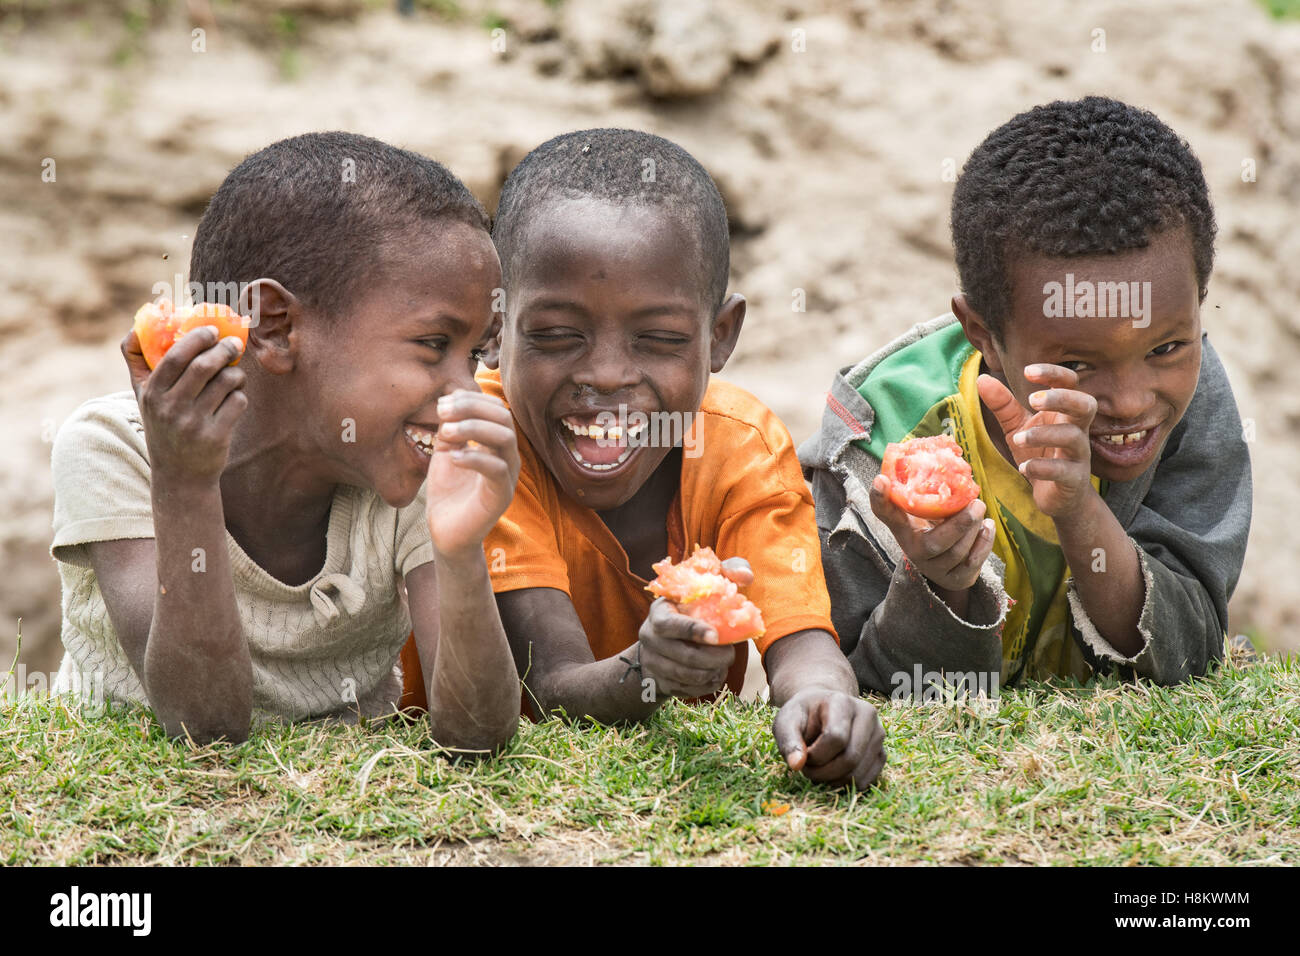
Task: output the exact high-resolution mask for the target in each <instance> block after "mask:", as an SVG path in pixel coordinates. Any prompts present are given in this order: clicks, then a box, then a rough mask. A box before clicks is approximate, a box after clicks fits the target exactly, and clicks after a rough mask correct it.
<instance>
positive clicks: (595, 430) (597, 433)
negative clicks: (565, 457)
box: [587, 425, 605, 441]
mask: <svg viewBox="0 0 1300 956" xmlns="http://www.w3.org/2000/svg"><path fill="white" fill-rule="evenodd" d="M587 434H588V435H589V436H590V437H592V438H595V439H596V440H597V441H599V440H600V439H602V438H604V437H605V429H603V428H601V427H600V426H599V425H592V426H591V427H590V428H588V429H587Z"/></svg>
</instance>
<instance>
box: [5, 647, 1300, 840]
mask: <svg viewBox="0 0 1300 956" xmlns="http://www.w3.org/2000/svg"><path fill="white" fill-rule="evenodd" d="M882 708H883V716H884V720H885V724H886V728H887V731H888V734H889V742H888V750H889V766H888V767H887V768H886V770H885V774H884V778H883V785H882V786H880V787H878V788H875V789H873V790H871V791H870V792H854V791H846V790H839V791H834V790H825V789H822V788H819V787H817V786H815V785H813V784H810V783H807V782H805V781H804V780H803V778H802V777H799V776H796V775H793V774H791V773H789V772H787V771H786V770H785V769H784V765H783V764H782V763H781V762H780V760H779V758H778V755H777V752H776V747H775V744H774V743H773V741H772V737H771V733H770V730H769V726H770V723H771V718H772V711H771V710H769V709H768V708H767V707H766V706H764V705H762V704H744V703H741V702H740V701H738V700H736V699H734V698H728V699H726V700H723V701H721V702H719V703H718V704H715V705H713V706H701V707H687V706H681V705H678V704H676V703H675V702H674V703H671V704H669V705H668V706H666V707H664V708H663V709H662V710H661V711H660V712H659V714H658V715H656V717H655V718H654V719H653V720H651V721H650V722H649V723H647V724H645V725H641V726H631V727H599V726H595V727H593V726H582V727H574V726H570V725H568V724H565V723H562V722H560V721H556V720H552V721H549V722H547V723H543V724H537V725H530V724H526V723H525V725H524V726H523V727H522V729H521V731H520V733H519V735H518V737H517V738H516V739H515V741H514V742H513V743H512V744H511V745H510V747H509V749H508V750H507V751H506V752H505V753H503V754H502V755H500V756H498V757H496V758H493V759H489V760H482V761H472V760H464V759H458V760H451V759H448V757H447V756H446V755H445V754H444V753H443V752H441V751H439V750H438V748H436V747H434V746H432V745H431V744H430V743H429V742H428V740H427V739H425V738H424V737H422V733H421V726H422V725H419V724H416V725H410V726H403V725H396V724H393V723H391V722H387V723H382V724H375V723H371V724H370V726H369V727H356V726H343V725H324V724H311V725H300V726H294V727H285V726H280V725H275V724H272V725H269V726H267V727H264V728H262V729H260V730H258V731H257V732H255V733H254V735H253V737H252V738H251V739H250V740H249V741H248V742H247V743H245V744H243V745H241V746H238V747H231V746H227V745H214V746H208V747H202V748H200V747H195V746H193V745H191V744H189V743H188V742H184V741H181V742H171V741H168V740H167V739H166V737H165V736H164V735H163V734H162V732H161V730H160V728H159V727H158V725H157V724H156V723H155V722H154V721H153V719H152V717H151V716H150V715H148V714H147V713H145V712H142V711H139V710H126V711H118V712H117V713H115V714H111V715H109V716H104V717H95V718H90V717H87V716H86V715H85V714H82V713H78V711H77V710H76V709H70V708H69V707H67V706H65V705H64V704H61V703H59V702H57V701H56V702H51V701H49V700H43V699H38V698H23V699H21V700H19V701H17V702H13V701H10V702H7V703H5V704H4V705H3V708H2V709H0V863H6V864H30V863H58V864H92V863H132V864H141V863H144V864H154V863H158V864H210V863H253V864H284V863H331V864H338V863H430V864H444V863H491V864H510V863H854V862H866V863H891V864H892V863H1062V864H1074V863H1089V864H1134V863H1160V864H1222V863H1264V864H1296V863H1300V782H1298V780H1300V664H1298V663H1297V662H1296V661H1295V660H1294V659H1292V660H1290V661H1285V660H1276V659H1275V660H1271V661H1269V662H1266V663H1260V664H1250V665H1242V666H1237V665H1228V666H1225V667H1224V668H1222V669H1221V670H1219V671H1218V672H1217V673H1215V674H1214V675H1212V676H1211V677H1209V678H1207V679H1204V680H1199V681H1196V682H1194V683H1193V684H1191V685H1190V686H1184V687H1178V688H1163V687H1156V686H1152V685H1150V684H1136V685H1133V684H1130V685H1120V684H1116V683H1114V682H1101V683H1098V684H1095V685H1090V686H1085V687H1076V686H1059V685H1057V686H1051V685H1032V686H1029V687H1024V688H1020V689H1017V690H1014V691H1004V692H1003V695H1002V697H1001V699H1000V700H999V701H998V702H997V703H996V704H993V705H989V706H986V707H978V706H969V705H952V704H947V705H944V704H932V705H924V706H922V705H910V704H909V705H891V704H888V703H885V704H883V705H882Z"/></svg>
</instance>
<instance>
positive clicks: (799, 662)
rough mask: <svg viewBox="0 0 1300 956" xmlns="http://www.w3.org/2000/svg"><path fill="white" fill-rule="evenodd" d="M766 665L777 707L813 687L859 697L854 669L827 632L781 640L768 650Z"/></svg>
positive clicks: (798, 634) (794, 635)
mask: <svg viewBox="0 0 1300 956" xmlns="http://www.w3.org/2000/svg"><path fill="white" fill-rule="evenodd" d="M764 665H765V667H766V670H767V680H768V684H769V686H770V687H771V689H772V703H773V705H775V706H776V707H782V706H784V705H785V703H786V701H788V700H789V699H790V698H791V697H793V696H794V695H795V694H797V693H799V691H801V690H807V689H808V688H810V687H821V688H825V689H826V690H831V691H839V692H841V693H845V694H849V695H851V696H853V697H856V696H858V679H857V677H855V676H854V674H853V668H852V667H850V666H849V662H848V659H847V658H846V657H845V656H844V655H843V654H842V653H841V652H840V648H839V645H837V644H836V643H835V639H834V638H833V637H831V635H830V633H829V632H827V631H823V630H807V631H796V632H795V633H793V634H787V635H785V636H784V637H781V638H779V639H777V640H776V641H774V642H773V643H772V645H771V646H770V647H769V648H768V649H767V654H766V655H765V657H764Z"/></svg>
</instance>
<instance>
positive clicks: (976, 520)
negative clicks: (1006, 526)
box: [871, 475, 993, 591]
mask: <svg viewBox="0 0 1300 956" xmlns="http://www.w3.org/2000/svg"><path fill="white" fill-rule="evenodd" d="M871 510H872V511H874V512H875V513H876V517H877V518H879V519H880V520H881V521H883V522H884V523H885V525H886V526H887V527H888V528H889V530H890V531H892V532H893V533H894V540H896V541H897V542H898V546H899V547H900V548H902V549H903V553H904V554H905V555H907V557H908V560H909V561H911V562H912V563H913V564H914V565H916V569H917V570H918V571H920V572H921V573H922V574H924V575H925V576H926V577H927V578H929V579H930V580H931V581H932V582H934V584H935V585H936V586H937V587H940V588H943V589H944V590H946V591H965V590H966V589H967V588H969V587H971V585H973V584H974V583H975V581H976V580H977V579H978V578H979V576H980V568H982V567H984V561H985V559H986V558H988V556H989V552H991V551H992V550H993V522H992V521H991V520H984V513H985V507H984V502H983V501H981V500H980V499H978V498H976V499H975V500H974V501H972V502H971V503H970V504H968V505H967V506H966V507H965V508H963V509H962V510H961V511H958V512H957V513H956V514H955V515H952V516H951V517H948V518H944V519H943V520H941V521H927V520H926V519H925V518H918V517H916V516H915V515H910V514H908V513H907V512H906V511H904V510H903V509H902V508H900V507H898V505H896V504H894V502H893V500H892V499H890V497H889V479H888V478H886V477H885V476H884V475H877V476H876V480H875V481H874V482H873V483H872V485H871Z"/></svg>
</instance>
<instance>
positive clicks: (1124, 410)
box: [1097, 373, 1154, 424]
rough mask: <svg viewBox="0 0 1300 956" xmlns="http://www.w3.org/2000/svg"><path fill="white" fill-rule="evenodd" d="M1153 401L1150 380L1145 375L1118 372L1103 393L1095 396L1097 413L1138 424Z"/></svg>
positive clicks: (1111, 418) (1119, 420)
mask: <svg viewBox="0 0 1300 956" xmlns="http://www.w3.org/2000/svg"><path fill="white" fill-rule="evenodd" d="M1153 402H1154V393H1153V392H1152V389H1151V382H1150V381H1149V380H1148V378H1147V377H1146V376H1145V375H1142V374H1140V373H1138V374H1124V373H1120V374H1117V375H1116V376H1115V378H1114V380H1113V381H1112V382H1111V383H1110V387H1109V388H1108V389H1106V393H1105V395H1098V396H1097V414H1098V417H1103V418H1107V419H1110V420H1111V421H1112V422H1116V423H1120V424H1140V423H1141V422H1142V420H1143V419H1144V418H1145V417H1146V416H1147V414H1148V413H1149V412H1150V411H1151V406H1152V404H1153Z"/></svg>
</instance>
